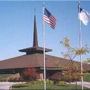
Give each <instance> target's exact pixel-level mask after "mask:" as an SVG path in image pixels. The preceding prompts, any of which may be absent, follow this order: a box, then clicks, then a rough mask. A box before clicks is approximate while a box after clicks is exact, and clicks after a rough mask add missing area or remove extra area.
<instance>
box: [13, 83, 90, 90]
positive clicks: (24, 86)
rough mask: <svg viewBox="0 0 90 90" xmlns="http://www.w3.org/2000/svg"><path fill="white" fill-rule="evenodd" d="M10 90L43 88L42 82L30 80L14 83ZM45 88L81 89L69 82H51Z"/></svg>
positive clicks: (48, 89)
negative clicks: (23, 82) (55, 83)
mask: <svg viewBox="0 0 90 90" xmlns="http://www.w3.org/2000/svg"><path fill="white" fill-rule="evenodd" d="M12 90H44V89H43V82H31V83H30V82H29V83H26V84H19V85H15V86H13V87H12ZM47 90H81V87H80V86H76V85H70V84H61V85H60V84H58V85H54V84H53V83H48V84H47ZM84 90H90V89H84Z"/></svg>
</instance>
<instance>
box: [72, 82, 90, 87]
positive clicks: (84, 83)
mask: <svg viewBox="0 0 90 90" xmlns="http://www.w3.org/2000/svg"><path fill="white" fill-rule="evenodd" d="M71 84H76V82H73V83H71ZM77 85H80V86H81V82H77ZM83 86H84V87H86V88H90V82H83Z"/></svg>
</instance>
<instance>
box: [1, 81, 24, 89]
mask: <svg viewBox="0 0 90 90" xmlns="http://www.w3.org/2000/svg"><path fill="white" fill-rule="evenodd" d="M20 83H24V82H0V90H10V88H11V87H12V85H14V84H20Z"/></svg>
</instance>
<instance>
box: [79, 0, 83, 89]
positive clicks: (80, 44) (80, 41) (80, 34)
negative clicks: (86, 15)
mask: <svg viewBox="0 0 90 90" xmlns="http://www.w3.org/2000/svg"><path fill="white" fill-rule="evenodd" d="M78 3H79V13H80V1H79V2H78ZM79 21H80V24H79V25H80V26H79V27H80V28H79V48H80V49H81V48H82V31H81V20H79ZM80 66H81V85H82V90H83V64H82V55H81V54H80Z"/></svg>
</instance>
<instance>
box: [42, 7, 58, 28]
mask: <svg viewBox="0 0 90 90" xmlns="http://www.w3.org/2000/svg"><path fill="white" fill-rule="evenodd" d="M43 20H44V21H45V22H46V23H48V24H49V25H50V27H51V28H53V29H54V28H55V25H56V18H55V17H54V16H53V15H52V14H51V13H50V12H49V11H48V10H47V9H46V8H45V9H44V15H43Z"/></svg>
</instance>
